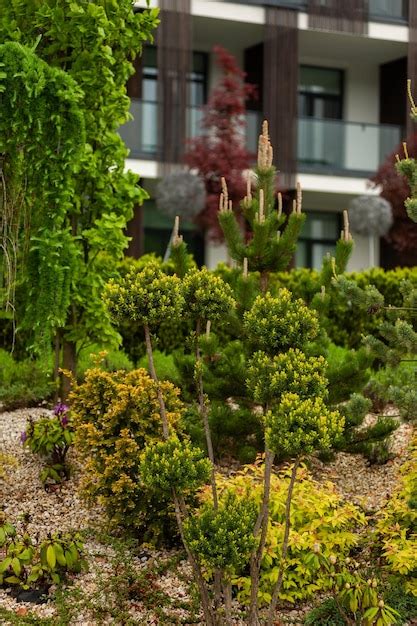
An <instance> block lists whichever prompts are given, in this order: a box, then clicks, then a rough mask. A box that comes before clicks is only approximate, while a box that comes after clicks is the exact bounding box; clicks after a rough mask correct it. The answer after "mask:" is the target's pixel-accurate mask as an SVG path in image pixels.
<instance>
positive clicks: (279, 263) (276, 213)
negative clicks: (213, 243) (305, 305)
mask: <svg viewBox="0 0 417 626" xmlns="http://www.w3.org/2000/svg"><path fill="white" fill-rule="evenodd" d="M272 161H273V150H272V146H271V143H270V141H269V135H268V123H267V122H266V121H265V122H264V123H263V127H262V134H261V135H260V137H259V146H258V161H257V167H256V168H255V172H254V175H255V176H254V177H255V192H254V194H252V182H251V174H250V173H249V174H248V176H247V192H246V196H245V198H244V200H243V201H242V202H241V209H242V214H243V217H244V219H245V221H246V223H247V225H248V230H249V233H245V232H244V231H243V230H242V227H241V224H240V223H239V220H238V218H237V217H236V214H235V213H234V212H233V206H232V203H231V202H230V201H229V194H228V189H227V182H226V180H225V179H224V178H223V179H222V193H221V195H220V207H219V209H220V210H219V222H220V226H221V228H222V230H223V234H224V238H225V241H226V244H227V247H228V250H229V254H230V256H231V258H232V259H234V260H235V261H237V262H238V263H239V265H240V266H241V267H242V268H244V272H245V273H246V272H248V271H249V272H259V275H260V288H261V291H262V293H266V291H267V289H268V282H269V274H270V272H273V271H275V272H276V271H282V270H285V269H287V267H288V265H289V264H290V262H291V260H292V258H293V255H294V252H295V248H296V243H297V239H298V236H299V234H300V230H301V226H302V225H303V223H304V220H305V215H304V214H303V213H302V212H301V189H300V187H299V186H298V187H297V199H296V200H294V203H293V211H292V213H291V214H290V215H289V216H288V219H287V217H286V216H285V214H283V212H282V197H281V194H278V198H276V196H275V179H276V169H275V167H274V166H273V163H272ZM277 204H278V206H276V205H277ZM284 224H285V229H282V226H283V225H284Z"/></svg>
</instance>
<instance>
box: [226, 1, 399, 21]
mask: <svg viewBox="0 0 417 626" xmlns="http://www.w3.org/2000/svg"><path fill="white" fill-rule="evenodd" d="M225 1H226V0H225ZM227 1H228V2H230V1H232V2H238V3H240V4H254V5H260V6H266V5H268V6H277V7H287V8H295V9H299V10H300V11H307V8H308V2H307V0H227ZM346 1H348V0H346ZM408 3H409V0H368V7H369V9H368V13H369V19H370V20H377V21H386V22H406V21H407V20H408Z"/></svg>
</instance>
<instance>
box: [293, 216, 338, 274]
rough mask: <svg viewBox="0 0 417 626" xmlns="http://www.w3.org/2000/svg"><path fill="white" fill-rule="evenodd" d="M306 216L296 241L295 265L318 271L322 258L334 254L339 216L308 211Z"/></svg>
mask: <svg viewBox="0 0 417 626" xmlns="http://www.w3.org/2000/svg"><path fill="white" fill-rule="evenodd" d="M306 214H307V219H306V221H305V222H304V225H303V228H302V231H301V235H300V238H299V240H298V245H297V251H296V254H295V265H296V267H310V268H312V269H320V268H321V265H322V261H323V257H324V256H325V255H326V254H327V253H328V252H330V254H334V252H335V248H336V241H337V240H338V239H339V237H340V230H341V220H340V215H339V214H338V213H324V212H320V211H308V212H306Z"/></svg>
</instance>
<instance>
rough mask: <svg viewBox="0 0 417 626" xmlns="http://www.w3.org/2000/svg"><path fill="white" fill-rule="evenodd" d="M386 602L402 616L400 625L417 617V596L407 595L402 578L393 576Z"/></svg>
mask: <svg viewBox="0 0 417 626" xmlns="http://www.w3.org/2000/svg"><path fill="white" fill-rule="evenodd" d="M384 598H385V600H386V602H387V603H388V604H389V605H390V606H392V607H393V608H394V609H395V610H396V611H398V613H399V615H400V620H399V622H398V623H399V624H405V623H406V622H408V621H410V620H411V619H412V618H414V617H415V616H416V615H417V596H415V595H411V594H410V593H407V591H406V590H405V589H404V581H403V580H401V577H393V576H391V577H390V579H389V581H388V587H387V590H386V592H385V593H384Z"/></svg>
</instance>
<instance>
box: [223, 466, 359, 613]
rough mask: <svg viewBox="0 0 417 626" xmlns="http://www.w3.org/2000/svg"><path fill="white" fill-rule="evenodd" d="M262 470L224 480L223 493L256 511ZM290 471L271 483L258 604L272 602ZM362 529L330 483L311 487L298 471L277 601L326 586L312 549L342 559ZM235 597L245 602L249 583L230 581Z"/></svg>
mask: <svg viewBox="0 0 417 626" xmlns="http://www.w3.org/2000/svg"><path fill="white" fill-rule="evenodd" d="M261 479H262V468H261V467H260V466H259V465H258V464H255V465H254V466H251V467H247V468H245V470H243V471H242V472H239V473H238V474H237V475H235V476H233V477H232V478H230V479H229V480H228V481H227V482H226V480H224V483H222V484H224V487H225V488H227V489H228V490H230V491H231V492H232V493H236V494H238V495H239V496H240V497H246V498H248V499H249V500H252V501H254V502H256V503H257V504H258V505H259V503H260V501H261V496H262V484H261ZM289 480H290V476H289V471H284V472H281V473H280V474H279V475H278V476H277V475H275V474H274V475H273V477H272V482H271V501H270V525H269V527H268V535H267V540H266V547H265V554H264V557H263V560H262V570H261V580H260V592H259V598H260V601H261V602H262V603H263V604H268V603H269V602H270V600H271V589H272V587H273V585H274V583H275V582H276V579H277V576H278V570H279V567H280V560H281V549H280V548H281V544H282V540H283V535H284V524H285V501H286V498H287V491H288V485H289ZM364 524H365V516H364V515H363V514H362V513H361V512H360V511H359V509H357V508H356V507H355V506H354V505H353V504H350V503H343V501H342V498H341V497H340V496H339V495H338V494H337V492H336V489H335V487H334V485H333V484H332V483H330V482H329V483H326V484H324V485H321V484H319V483H317V482H315V481H314V480H313V479H312V478H311V477H310V475H309V473H308V472H307V470H306V469H305V467H301V468H300V469H299V470H298V478H297V482H296V483H295V487H294V495H293V501H292V507H291V532H290V536H289V550H288V555H287V567H286V569H285V574H284V580H283V587H282V591H281V594H280V598H281V600H286V601H288V602H291V603H295V602H298V601H300V600H304V599H306V598H309V597H312V596H314V595H315V594H316V593H317V592H318V591H320V590H326V589H328V588H329V586H330V580H329V578H328V576H327V573H326V572H325V571H324V570H323V569H322V567H321V560H320V559H319V558H318V556H317V555H316V552H317V549H318V550H320V552H321V553H322V554H323V555H325V556H327V557H330V556H331V555H336V556H337V558H338V559H343V558H344V557H346V556H347V555H348V554H349V551H350V550H351V549H352V548H354V546H356V545H357V543H358V540H359V539H358V535H357V533H356V532H355V531H356V529H357V526H363V525H364ZM234 583H235V585H236V586H237V587H238V590H239V592H238V597H239V598H240V599H241V600H242V601H247V600H248V597H249V594H250V577H249V576H242V577H239V578H236V579H235V581H234Z"/></svg>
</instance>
